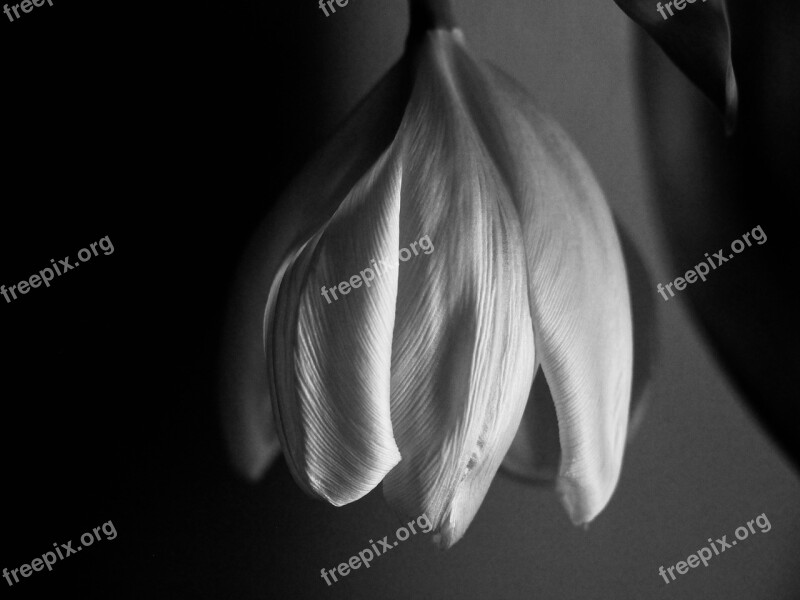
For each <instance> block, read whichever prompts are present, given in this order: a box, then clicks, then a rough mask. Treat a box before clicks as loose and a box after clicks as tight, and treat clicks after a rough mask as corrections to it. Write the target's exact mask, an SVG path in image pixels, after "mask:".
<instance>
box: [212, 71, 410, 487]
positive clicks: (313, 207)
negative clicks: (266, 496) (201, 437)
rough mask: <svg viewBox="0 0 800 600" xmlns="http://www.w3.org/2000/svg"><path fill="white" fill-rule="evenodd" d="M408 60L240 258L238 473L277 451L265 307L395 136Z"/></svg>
mask: <svg viewBox="0 0 800 600" xmlns="http://www.w3.org/2000/svg"><path fill="white" fill-rule="evenodd" d="M409 67H410V63H409V61H408V60H406V59H403V60H401V61H400V62H399V63H398V64H397V65H395V66H394V67H393V68H392V69H391V70H390V71H389V73H387V75H386V76H385V77H384V78H383V79H382V80H381V81H380V82H379V83H378V84H377V85H376V87H375V88H374V89H373V90H372V92H370V94H369V95H368V96H367V97H366V98H365V99H364V101H363V102H362V103H361V104H360V105H359V106H358V107H357V108H356V109H355V110H354V111H353V112H352V113H351V115H350V116H349V117H348V118H347V120H346V121H345V122H344V123H343V124H342V126H341V127H340V128H339V130H338V131H337V132H336V133H335V134H334V136H333V137H332V138H331V139H330V140H329V141H328V142H327V144H326V145H325V146H323V147H322V148H321V149H320V151H319V152H318V153H317V154H316V155H315V157H314V158H313V159H312V160H311V161H310V162H309V163H308V165H306V167H304V168H303V170H302V171H301V172H300V174H299V175H298V176H297V177H296V178H295V179H294V180H293V181H292V183H291V184H290V185H289V187H288V188H287V190H286V192H285V193H284V194H283V195H282V196H281V198H280V200H279V202H278V203H277V206H276V207H275V208H274V210H272V211H271V212H270V214H269V216H268V217H267V218H266V219H265V220H264V221H263V222H262V223H261V225H260V227H259V228H258V230H257V231H256V232H255V233H254V235H253V237H252V240H251V242H250V244H249V247H248V249H247V250H246V252H245V254H244V256H243V257H242V260H241V263H240V265H239V268H238V272H237V274H236V283H235V285H234V288H233V291H232V294H231V298H230V302H229V309H228V316H227V320H226V324H225V347H224V349H223V352H222V355H221V363H222V364H221V381H220V400H221V411H222V422H223V431H224V434H225V438H226V440H227V445H228V449H229V454H230V456H231V459H232V462H233V464H234V467H235V468H236V470H237V471H238V472H240V473H241V474H243V475H244V476H246V477H247V478H249V479H257V478H258V477H260V476H261V475H262V473H263V472H264V470H265V469H266V468H267V467H268V466H269V465H270V464H271V462H272V461H273V460H274V458H275V457H276V456H277V454H278V452H279V443H278V435H277V431H276V430H275V423H274V417H273V415H272V406H271V399H270V397H269V392H268V384H267V377H266V369H265V367H264V335H263V321H264V307H265V306H266V304H267V298H268V294H269V290H270V286H271V284H272V282H273V281H274V280H275V277H276V274H277V273H278V271H279V269H280V268H281V265H282V263H283V261H284V259H285V257H286V256H287V255H288V253H289V251H290V249H291V248H292V247H297V246H298V245H299V244H300V243H302V241H305V240H307V239H308V238H309V237H310V236H311V235H313V233H314V232H315V231H317V230H318V229H319V228H320V227H321V226H323V225H324V223H325V222H327V221H328V220H329V219H330V218H331V215H333V213H334V211H335V210H336V209H337V208H338V207H339V205H340V204H341V202H342V200H343V199H344V198H345V196H346V194H347V193H348V192H349V190H351V189H352V188H353V186H355V184H356V183H357V182H358V180H359V179H360V178H361V177H362V176H363V175H364V174H365V173H366V172H367V170H368V169H369V168H370V167H372V166H373V165H374V164H375V162H376V161H377V160H378V158H379V157H380V156H381V154H382V153H383V152H384V151H385V150H386V148H387V147H388V146H389V145H390V143H391V141H392V139H394V136H395V134H396V133H397V128H398V126H399V124H400V120H401V118H402V115H403V110H404V108H405V104H406V102H407V99H408V94H409V93H410V79H409Z"/></svg>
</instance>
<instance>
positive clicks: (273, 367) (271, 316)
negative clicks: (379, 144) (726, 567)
mask: <svg viewBox="0 0 800 600" xmlns="http://www.w3.org/2000/svg"><path fill="white" fill-rule="evenodd" d="M401 181H402V179H401V169H400V165H399V163H398V161H397V160H396V158H395V156H394V153H393V152H392V151H391V150H389V151H387V152H386V153H385V154H384V155H383V156H382V157H381V158H380V159H379V160H378V162H377V164H376V165H375V166H374V167H373V169H371V170H370V172H369V173H367V175H365V177H364V178H363V179H362V180H361V181H360V182H359V183H358V184H357V185H356V186H355V188H354V189H353V190H352V192H351V193H350V194H349V195H348V197H347V198H346V199H345V201H344V202H343V203H342V205H341V206H340V207H339V209H338V210H337V211H336V212H335V213H334V215H333V217H332V218H331V219H330V221H329V222H328V223H326V224H325V226H324V227H322V228H321V230H320V231H319V232H318V233H316V234H315V235H314V236H313V237H312V238H311V239H309V240H308V241H307V242H306V243H304V244H303V245H302V246H301V247H300V248H298V249H297V251H295V252H293V253H292V255H291V256H290V257H289V258H288V259H287V260H286V263H285V264H284V267H283V268H282V271H281V272H280V273H279V275H278V277H277V278H276V280H275V283H274V284H273V287H272V290H271V291H270V298H269V302H268V305H267V314H266V317H265V323H264V329H265V347H266V359H267V377H268V381H269V392H270V397H271V398H272V405H273V410H274V412H275V416H276V420H277V424H278V433H279V434H280V436H281V445H282V446H283V448H284V451H285V453H286V459H287V463H288V464H289V468H290V470H291V472H292V474H293V475H294V477H295V479H296V480H297V481H298V483H299V484H300V485H301V487H303V488H304V489H305V490H306V491H307V492H308V493H310V494H312V495H316V496H319V497H321V498H324V499H326V500H327V501H328V502H330V503H331V504H333V505H335V506H341V505H343V504H347V503H349V502H352V501H354V500H357V499H358V498H361V497H362V496H364V495H365V494H367V493H368V492H369V491H370V490H372V489H373V488H374V487H375V486H376V485H378V483H380V482H381V480H382V479H383V477H384V475H386V473H388V472H389V470H390V469H391V468H392V467H393V466H394V465H396V464H397V463H398V462H399V461H400V454H399V453H398V450H397V446H396V445H395V441H394V437H393V434H392V421H391V414H390V403H389V394H390V392H389V384H390V380H391V366H392V364H391V360H392V330H393V327H394V306H395V300H396V298H397V273H396V271H390V272H388V273H384V274H383V276H381V277H379V278H375V279H374V281H373V282H372V283H371V286H370V288H369V289H365V290H357V289H348V288H344V287H343V286H339V284H340V282H345V284H346V285H348V286H349V284H347V283H346V282H348V281H349V280H350V279H351V277H352V276H353V275H355V274H358V273H359V272H360V271H363V269H365V268H369V264H370V263H369V262H368V260H369V258H370V257H375V258H376V260H379V259H380V258H381V257H389V259H390V260H391V259H392V258H393V259H394V260H395V261H396V260H397V254H398V243H399V240H398V233H399V215H400V186H401ZM365 263H366V264H365ZM337 286H339V287H338V290H339V292H338V293H339V294H342V296H341V297H340V296H338V295H337V291H336V290H337ZM345 290H347V291H345ZM357 291H363V292H364V293H351V292H357ZM345 294H347V297H344V295H345Z"/></svg>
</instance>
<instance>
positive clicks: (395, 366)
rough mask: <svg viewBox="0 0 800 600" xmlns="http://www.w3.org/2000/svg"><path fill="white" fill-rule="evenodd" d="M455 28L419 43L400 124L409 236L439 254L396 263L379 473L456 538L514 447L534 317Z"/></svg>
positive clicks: (397, 494) (406, 502)
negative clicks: (396, 451) (468, 93)
mask: <svg viewBox="0 0 800 600" xmlns="http://www.w3.org/2000/svg"><path fill="white" fill-rule="evenodd" d="M452 38H453V34H451V33H447V32H442V31H438V32H434V33H431V34H429V36H428V37H427V38H426V40H425V41H423V42H422V46H421V48H420V53H419V64H418V78H417V81H416V85H415V88H414V92H413V93H412V97H411V100H410V102H409V106H408V110H407V113H406V117H405V119H404V121H403V124H402V125H401V128H400V132H399V134H398V141H397V142H396V143H397V144H398V145H399V148H398V149H399V150H400V149H401V150H402V151H403V153H404V161H403V163H404V178H403V191H402V195H403V203H402V206H401V218H400V224H401V229H400V235H401V243H402V244H406V245H407V244H408V242H410V241H412V240H416V239H419V238H420V237H424V236H425V235H427V236H429V237H430V239H431V241H432V243H433V245H434V251H433V252H432V253H431V254H430V255H429V256H427V255H425V254H421V255H420V256H418V257H414V258H412V259H411V260H410V261H409V262H408V263H406V264H404V265H402V266H401V269H400V282H399V287H398V289H399V293H398V300H397V315H396V324H395V329H394V347H393V354H392V423H393V425H394V433H395V439H396V440H397V444H398V446H399V448H400V452H401V454H402V456H403V460H402V462H401V463H400V464H399V465H397V466H396V467H395V468H394V469H393V470H392V471H391V472H390V473H389V475H388V476H387V477H386V480H385V481H384V494H385V495H386V497H387V499H388V501H389V502H390V504H391V505H392V506H393V507H394V508H395V509H397V510H398V511H399V512H401V513H403V514H404V515H405V516H406V517H409V516H417V515H420V514H425V515H427V517H428V518H429V519H430V520H431V522H432V523H433V525H434V527H435V528H436V529H437V536H436V538H435V539H436V540H437V541H438V543H439V544H440V545H442V546H444V547H449V546H451V545H452V544H454V543H455V542H456V541H458V540H459V539H460V538H461V536H462V535H463V534H464V532H465V531H466V529H467V527H468V526H469V524H470V522H471V521H472V519H473V517H474V515H475V513H476V512H477V510H478V508H479V506H480V504H481V503H482V501H483V498H484V496H485V494H486V492H487V490H488V488H489V485H490V483H491V481H492V479H493V477H494V475H495V473H496V471H497V468H498V467H499V465H500V462H501V461H502V459H503V456H504V455H505V453H506V451H507V449H508V446H509V444H510V443H511V441H512V439H513V436H514V433H515V432H516V430H517V427H518V426H519V420H520V417H521V416H522V411H523V409H524V406H525V401H526V399H527V396H528V391H529V389H530V385H531V382H532V379H533V366H534V348H533V327H532V323H531V318H530V311H529V308H528V290H527V281H526V280H527V275H526V268H525V256H524V246H523V243H522V236H521V230H520V224H519V219H518V215H517V213H516V210H515V208H514V205H513V203H512V202H511V200H510V198H509V197H508V192H507V190H506V189H505V187H504V184H503V181H502V179H501V177H500V174H499V172H498V171H497V169H496V168H495V166H494V164H493V162H492V159H491V157H490V156H488V155H487V154H486V152H485V148H484V147H483V145H482V143H481V141H480V138H479V137H478V135H477V131H476V130H475V128H474V126H473V125H472V123H471V122H470V117H469V115H468V114H467V112H466V111H465V106H464V102H463V98H462V94H463V93H464V92H463V90H461V89H460V88H459V87H458V82H457V81H455V80H454V79H453V77H452V72H451V70H450V67H449V62H450V61H451V56H450V55H451V53H452V43H453V42H452Z"/></svg>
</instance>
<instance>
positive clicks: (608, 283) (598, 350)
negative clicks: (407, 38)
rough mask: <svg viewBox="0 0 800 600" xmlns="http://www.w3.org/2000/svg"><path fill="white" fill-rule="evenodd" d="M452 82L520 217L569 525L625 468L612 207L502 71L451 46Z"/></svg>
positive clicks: (624, 321)
mask: <svg viewBox="0 0 800 600" xmlns="http://www.w3.org/2000/svg"><path fill="white" fill-rule="evenodd" d="M457 49H458V51H457V52H456V53H455V56H456V63H455V64H456V70H457V72H458V77H459V79H460V80H461V81H463V82H464V85H468V86H469V88H470V90H471V91H472V92H473V93H472V94H470V95H467V96H466V98H467V100H468V102H469V106H470V110H471V113H472V114H473V115H474V119H475V122H476V124H477V125H478V127H479V129H480V131H481V133H482V137H483V139H484V141H485V143H486V145H487V147H488V148H489V149H490V152H491V155H492V156H493V157H494V160H495V163H496V164H498V165H501V166H502V167H503V168H502V169H501V170H502V172H503V174H504V178H505V180H506V182H507V185H508V187H509V189H511V190H512V193H511V197H512V199H513V200H514V201H515V203H516V207H517V210H518V212H519V214H520V218H521V221H522V230H523V237H524V239H525V244H526V253H527V261H526V262H527V266H528V285H529V296H530V302H531V316H532V318H533V325H534V330H535V337H536V351H537V357H538V360H540V361H541V365H542V369H543V371H544V375H545V377H546V378H547V382H548V383H549V388H550V391H551V392H552V395H553V399H554V402H555V408H556V415H557V417H558V425H559V439H560V444H561V457H562V458H561V465H560V469H559V477H558V482H557V488H558V490H559V492H560V493H561V496H562V501H563V503H564V505H565V507H566V509H567V512H568V513H569V515H570V518H571V519H572V520H573V522H575V523H584V522H587V521H590V520H592V519H593V518H594V517H595V516H596V515H597V514H598V513H599V512H600V511H601V510H602V509H603V507H604V506H605V505H606V503H607V502H608V499H609V498H610V496H611V494H612V492H613V490H614V488H615V486H616V483H617V480H618V479H619V472H620V468H621V464H622V454H623V450H624V447H625V436H626V430H627V419H628V406H629V403H630V392H631V370H632V341H631V313H630V300H629V293H628V285H627V280H626V274H625V265H624V262H623V258H622V253H621V250H620V244H619V240H618V238H617V234H616V231H615V228H614V222H613V219H612V217H611V213H610V210H609V208H608V206H607V205H606V202H605V199H604V197H603V193H602V191H601V190H600V187H599V186H598V184H597V182H596V180H595V178H594V176H593V175H592V173H591V170H590V169H589V167H588V165H587V164H586V162H585V161H584V159H583V157H582V156H581V155H580V153H579V152H578V150H577V149H576V148H575V147H574V146H573V145H572V143H571V142H570V140H569V139H568V138H567V136H566V134H565V133H564V132H563V131H562V130H561V128H560V127H559V126H558V125H557V124H556V123H554V122H553V121H551V120H550V119H548V118H545V117H543V116H542V115H541V114H540V113H539V112H538V111H537V109H536V108H535V107H534V105H533V102H532V101H531V99H530V97H529V96H528V94H527V93H526V92H525V91H524V90H523V89H522V88H521V87H520V86H519V84H517V83H516V82H515V81H514V80H513V79H512V78H510V77H508V76H507V75H505V74H503V73H502V72H500V71H499V70H491V71H490V70H485V69H481V68H480V66H479V65H477V64H476V63H475V62H474V61H473V60H472V58H471V57H470V56H469V54H468V53H467V52H466V50H464V49H463V47H461V46H460V45H459V46H458V47H457Z"/></svg>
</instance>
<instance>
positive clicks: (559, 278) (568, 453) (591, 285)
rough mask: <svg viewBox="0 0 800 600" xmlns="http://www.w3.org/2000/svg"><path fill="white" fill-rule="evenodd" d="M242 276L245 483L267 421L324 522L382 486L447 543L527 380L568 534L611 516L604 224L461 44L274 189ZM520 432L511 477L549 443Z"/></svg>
mask: <svg viewBox="0 0 800 600" xmlns="http://www.w3.org/2000/svg"><path fill="white" fill-rule="evenodd" d="M408 78H410V88H408V89H410V94H405V95H404V92H403V90H404V89H405V88H404V85H405V83H404V82H406V81H408ZM398 102H399V103H400V105H401V106H402V110H401V111H400V112H399V113H397V112H396V108H395V107H396V106H397V105H398ZM398 121H399V125H398ZM423 236H429V237H430V239H431V240H432V243H433V244H434V245H435V248H436V251H435V252H433V253H432V254H431V255H430V256H420V257H419V258H415V259H414V260H411V261H408V262H400V265H399V268H398V269H396V270H393V271H391V272H390V273H386V274H385V275H384V276H382V277H380V278H379V279H376V280H375V282H374V283H373V284H372V285H371V286H370V287H369V288H366V287H364V288H363V289H360V290H358V293H351V294H349V295H347V296H346V297H341V298H340V299H339V300H338V301H337V302H333V303H328V302H326V301H325V300H324V298H322V296H321V294H320V290H321V288H322V287H323V286H326V287H328V288H331V287H332V286H335V285H336V284H337V283H338V282H341V281H347V280H349V279H350V277H352V276H353V275H356V274H358V273H359V272H360V271H362V270H363V269H364V266H365V265H366V264H368V263H369V261H370V259H385V260H388V261H397V259H398V256H397V253H398V249H399V248H401V247H407V246H408V244H409V243H410V242H411V241H414V240H418V239H420V238H422V237H423ZM240 278H241V281H242V282H244V288H243V292H242V293H241V295H239V296H237V299H236V304H235V305H234V309H233V316H234V318H233V320H232V322H231V328H232V332H233V337H232V340H233V346H232V347H231V350H230V353H229V355H230V358H231V361H232V364H234V365H236V368H234V369H232V370H229V375H228V380H227V386H226V388H225V389H226V391H227V396H226V402H227V405H228V407H229V411H228V419H227V425H228V428H227V432H228V438H229V440H230V442H231V443H232V448H233V455H234V458H235V460H236V462H237V464H238V465H239V466H240V468H241V469H242V470H244V471H245V472H246V473H248V474H250V475H251V476H254V477H255V476H257V475H258V474H259V473H260V472H262V471H263V469H264V468H265V467H266V465H267V464H268V463H269V461H270V460H271V457H272V456H273V455H274V453H275V450H276V444H275V443H274V438H272V434H271V431H272V430H271V427H272V419H273V418H274V422H275V425H276V429H277V432H278V434H279V438H280V446H281V447H282V449H283V451H284V453H285V456H286V461H287V463H288V465H289V468H290V469H291V472H292V474H293V476H294V478H295V479H296V481H297V482H298V484H299V485H301V486H302V487H303V489H304V490H306V491H307V492H308V493H309V494H311V495H313V496H316V497H319V498H323V499H325V500H327V501H328V502H330V503H332V504H334V505H337V506H338V505H342V504H346V503H349V502H352V501H354V500H357V499H358V498H360V497H362V496H364V495H365V494H366V493H368V492H369V491H370V490H372V489H373V488H374V487H375V486H376V485H378V484H379V483H380V482H383V491H384V495H385V496H386V498H387V500H388V502H389V503H390V505H391V506H392V507H393V508H394V509H395V510H397V511H398V512H400V513H402V514H404V515H405V516H408V517H414V516H417V515H421V514H426V515H427V516H428V517H429V518H430V520H431V522H432V523H433V524H434V527H435V528H436V530H437V532H438V536H437V540H439V542H440V544H441V545H443V546H444V547H449V546H451V545H452V544H453V543H455V542H456V541H458V540H459V539H460V538H461V537H462V536H463V534H464V532H465V531H466V529H467V527H468V526H469V524H470V522H471V521H472V519H473V517H474V516H475V513H476V512H477V510H478V508H479V507H480V504H481V502H482V501H483V498H484V496H485V495H486V492H487V490H488V488H489V485H490V484H491V481H492V479H493V477H494V475H495V473H496V472H497V469H498V467H499V466H500V464H501V462H502V461H503V459H504V457H505V456H506V454H507V451H508V449H509V447H510V446H511V444H512V441H514V436H515V434H516V433H517V430H518V429H519V425H520V420H521V418H522V415H523V411H524V410H525V407H526V403H527V401H528V397H529V395H530V393H531V389H532V382H533V379H534V375H535V373H536V372H537V371H538V370H539V369H540V368H541V369H542V371H543V373H544V376H545V377H546V380H547V384H548V385H549V388H550V392H551V394H552V401H553V403H554V406H555V413H556V416H557V430H558V431H557V436H558V439H559V440H560V463H559V464H558V465H556V466H557V467H558V472H557V481H556V486H557V489H558V491H559V493H560V495H561V498H562V500H563V503H564V506H565V507H566V509H567V511H568V513H569V516H570V517H571V519H572V520H573V522H575V523H585V522H588V521H590V520H592V519H593V518H594V517H595V516H596V515H597V514H598V513H599V512H600V511H601V510H602V509H603V508H604V506H605V505H606V503H607V502H608V500H609V498H610V496H611V494H612V492H613V491H614V488H615V486H616V483H617V480H618V478H619V472H620V467H621V463H622V455H623V449H624V446H625V439H626V432H627V425H628V409H629V401H630V396H631V376H632V340H631V311H630V302H629V293H628V285H627V281H626V275H625V266H624V262H623V257H622V254H621V250H620V243H619V239H618V237H617V234H616V230H615V227H614V223H613V220H612V217H611V214H610V211H609V208H608V206H607V205H606V202H605V200H604V198H603V195H602V192H601V190H600V188H599V186H598V185H597V182H596V181H595V178H594V177H593V175H592V173H591V171H590V170H589V167H588V166H587V165H586V163H585V161H584V160H583V158H582V157H581V156H580V154H579V152H578V151H577V149H576V148H575V147H574V146H573V145H572V143H571V142H570V141H569V139H568V138H567V136H566V135H565V134H564V132H563V131H562V130H561V128H560V127H559V126H558V125H557V124H555V123H554V122H553V121H552V120H550V119H548V118H547V117H545V116H543V115H542V114H540V113H539V112H538V111H537V110H536V109H535V108H534V106H533V103H532V101H531V100H530V99H529V97H528V95H527V94H526V92H525V91H524V90H523V89H522V88H521V87H520V86H519V85H518V84H517V83H516V82H515V81H513V80H512V79H511V78H510V77H509V76H507V75H505V74H503V73H502V72H500V71H499V70H497V69H494V68H490V67H487V66H485V65H482V64H480V63H478V62H476V60H475V59H473V58H472V56H471V55H470V53H469V51H468V50H467V48H466V46H465V43H464V38H463V35H462V34H461V32H460V30H458V29H453V30H444V29H435V30H431V31H429V32H427V33H426V34H424V35H423V36H421V38H420V39H419V41H418V42H416V43H415V44H414V45H412V46H411V49H410V51H409V53H408V54H407V56H406V57H405V58H404V59H403V60H402V61H401V62H400V63H399V64H398V65H397V66H396V67H395V68H394V69H392V71H391V72H390V73H389V74H388V75H387V76H386V77H385V78H384V79H383V80H382V81H381V82H380V83H379V85H378V86H377V87H376V89H375V90H373V92H372V93H371V94H370V96H369V97H368V98H367V99H366V100H365V101H364V102H363V103H362V104H361V105H360V106H359V107H358V108H357V109H356V111H355V113H354V114H353V115H352V116H351V117H350V119H349V120H348V121H347V122H346V123H345V125H344V126H343V128H342V129H341V130H340V131H339V133H338V134H337V135H336V136H335V137H334V138H333V139H332V140H331V141H330V142H329V144H328V145H327V146H326V147H325V148H324V149H323V150H322V152H321V153H320V154H319V155H318V156H317V158H316V159H315V160H314V161H313V162H312V163H311V164H310V165H309V166H308V167H307V169H306V170H305V171H304V173H302V174H301V175H300V177H299V178H298V179H297V180H296V182H295V183H294V184H293V185H292V186H291V188H290V189H289V190H288V191H287V192H286V194H285V196H284V198H283V200H282V202H281V206H280V208H278V209H277V211H276V213H275V215H274V216H273V217H272V218H271V219H270V220H269V221H268V222H267V223H266V224H265V225H264V227H263V228H262V231H261V232H260V233H259V234H258V236H257V240H256V242H255V244H254V246H253V249H252V251H251V260H250V261H249V262H247V263H246V264H245V266H244V267H243V270H242V273H241V274H240ZM265 305H266V314H265V315H264V306H265ZM262 315H264V321H263V333H264V338H263V341H264V348H263V349H261V348H259V347H258V345H259V342H260V335H261V329H260V322H259V321H260V319H261V316H262ZM540 398H541V397H540ZM270 407H271V408H272V411H273V412H272V414H271V413H270ZM543 423H546V422H545V421H543ZM545 426H546V427H552V428H553V429H554V428H555V427H556V424H555V423H554V422H553V423H551V424H550V425H545ZM550 433H551V435H550V437H551V438H552V437H554V436H555V435H556V432H555V431H552V432H550ZM530 435H531V430H530V429H529V428H522V429H520V436H525V439H522V440H518V441H517V443H516V444H515V446H514V453H513V456H510V457H509V458H510V460H511V461H512V464H511V467H512V468H513V469H515V470H519V469H520V468H521V467H520V465H526V464H530V465H536V464H537V461H536V460H535V454H536V452H537V447H539V446H541V445H542V444H546V442H547V437H548V436H547V435H544V436H542V438H541V439H539V438H538V437H537V436H536V435H534V436H533V439H531V438H530V437H529V436H530ZM526 453H530V454H531V455H532V456H533V458H532V459H531V460H529V461H527V462H526V460H525V458H526V457H525V454H526Z"/></svg>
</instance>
